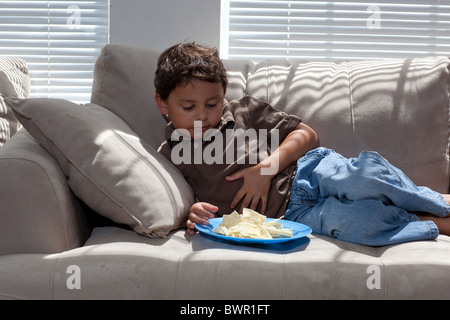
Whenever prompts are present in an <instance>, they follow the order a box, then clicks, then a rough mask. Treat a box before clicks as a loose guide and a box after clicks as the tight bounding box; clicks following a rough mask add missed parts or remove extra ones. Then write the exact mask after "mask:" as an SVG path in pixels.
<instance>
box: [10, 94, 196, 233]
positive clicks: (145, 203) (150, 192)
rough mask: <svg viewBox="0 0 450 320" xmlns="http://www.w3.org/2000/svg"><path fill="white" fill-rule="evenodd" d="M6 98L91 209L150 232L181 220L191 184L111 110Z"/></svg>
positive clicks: (165, 229) (167, 228)
mask: <svg viewBox="0 0 450 320" xmlns="http://www.w3.org/2000/svg"><path fill="white" fill-rule="evenodd" d="M5 101H6V102H7V104H9V105H10V106H11V108H12V109H13V111H14V113H15V114H16V115H17V117H18V118H19V119H20V121H21V123H22V124H23V126H24V127H25V128H26V129H27V130H28V131H29V132H30V133H31V135H33V137H35V139H36V140H37V141H38V142H39V143H40V144H41V145H42V146H43V147H44V148H45V149H46V150H47V151H48V152H49V153H50V154H51V155H52V156H53V157H54V158H55V159H56V160H57V161H58V162H59V164H60V165H61V167H62V170H63V172H64V173H65V175H66V176H67V177H68V181H69V185H70V187H71V188H72V190H73V192H74V193H75V194H76V195H77V196H78V197H79V198H80V199H81V200H82V201H84V202H85V203H86V204H87V205H88V206H90V207H91V208H92V209H93V210H95V211H96V212H98V213H99V214H101V215H104V216H105V217H108V218H110V219H111V220H113V221H115V222H117V223H121V224H127V225H130V226H131V227H132V228H133V229H134V230H135V231H136V232H137V233H139V234H142V235H146V236H150V237H165V236H166V235H167V234H168V232H170V231H171V230H173V229H176V228H179V227H181V226H183V225H184V223H185V221H186V218H187V212H188V210H189V208H190V206H191V205H192V203H193V195H192V191H191V189H190V187H189V186H188V185H187V183H186V182H185V180H184V179H183V177H182V176H181V174H180V173H179V172H178V171H177V169H176V168H175V167H174V166H173V165H172V164H171V163H170V162H168V161H167V160H166V159H165V158H164V157H163V156H161V155H160V154H159V153H157V152H156V151H155V150H154V149H153V148H151V147H149V146H148V145H147V144H146V143H145V142H143V141H141V140H140V139H139V138H138V137H137V136H136V134H135V133H134V132H133V131H132V130H131V129H130V128H129V127H128V126H127V125H126V124H125V123H124V122H123V121H122V120H121V119H120V118H118V117H117V116H115V115H114V114H113V113H112V112H110V111H108V110H106V109H105V108H103V107H100V106H98V105H95V104H88V105H86V106H79V105H76V104H74V103H72V102H69V101H65V100H59V99H46V98H42V99H25V100H19V99H6V100H5Z"/></svg>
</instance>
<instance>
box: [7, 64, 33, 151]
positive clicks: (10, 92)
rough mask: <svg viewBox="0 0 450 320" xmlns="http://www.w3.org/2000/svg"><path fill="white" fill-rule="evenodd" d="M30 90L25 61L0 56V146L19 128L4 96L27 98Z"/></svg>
mask: <svg viewBox="0 0 450 320" xmlns="http://www.w3.org/2000/svg"><path fill="white" fill-rule="evenodd" d="M29 91H30V75H29V72H28V68H27V65H26V62H25V61H24V60H22V59H19V58H9V57H0V147H1V146H3V145H4V144H5V143H6V142H7V141H8V140H9V139H10V138H11V137H12V136H13V135H14V134H15V133H16V132H17V130H18V129H19V121H18V120H17V119H16V117H15V116H14V114H13V112H12V111H11V109H10V108H9V106H8V105H6V104H5V102H4V97H14V98H27V97H28V95H29Z"/></svg>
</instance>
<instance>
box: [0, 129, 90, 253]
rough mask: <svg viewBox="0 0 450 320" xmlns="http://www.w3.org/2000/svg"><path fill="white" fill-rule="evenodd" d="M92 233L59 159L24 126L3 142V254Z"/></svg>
mask: <svg viewBox="0 0 450 320" xmlns="http://www.w3.org/2000/svg"><path fill="white" fill-rule="evenodd" d="M89 234H90V228H89V223H88V220H87V217H86V215H85V214H84V212H83V207H82V205H81V204H80V203H79V202H78V199H77V198H76V197H75V196H74V195H73V193H72V192H71V190H70V189H69V186H68V184H67V179H66V177H65V176H64V174H63V173H62V171H61V168H60V167H59V165H58V163H57V162H56V161H55V160H54V159H53V158H52V157H51V156H50V154H49V153H47V151H45V150H44V149H43V148H42V147H41V146H40V145H39V144H38V143H37V142H36V141H35V140H34V139H33V138H32V137H31V135H30V134H29V133H28V132H27V131H26V130H25V129H21V130H20V131H19V132H18V133H17V134H16V135H15V136H14V137H13V138H12V139H11V140H10V141H9V142H8V143H6V144H5V145H4V146H3V147H2V148H0V255H5V254H16V253H56V252H61V251H64V250H69V249H72V248H75V247H79V246H81V245H83V244H84V242H85V241H86V239H87V238H88V236H89Z"/></svg>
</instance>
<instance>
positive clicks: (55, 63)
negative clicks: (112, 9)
mask: <svg viewBox="0 0 450 320" xmlns="http://www.w3.org/2000/svg"><path fill="white" fill-rule="evenodd" d="M108 42H109V1H108V0H97V1H39V0H35V1H17V0H14V1H0V55H3V56H13V57H19V58H23V59H24V60H25V61H26V62H27V65H28V68H29V69H30V75H31V92H30V97H49V98H61V99H66V100H71V101H73V102H76V103H86V102H89V100H90V94H91V87H92V80H93V69H94V64H95V61H96V59H97V57H98V55H99V54H100V50H101V48H102V47H103V46H104V45H106V44H107V43H108Z"/></svg>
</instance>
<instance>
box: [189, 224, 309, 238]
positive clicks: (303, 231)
mask: <svg viewBox="0 0 450 320" xmlns="http://www.w3.org/2000/svg"><path fill="white" fill-rule="evenodd" d="M272 220H275V219H271V218H266V222H270V221H272ZM208 222H209V225H207V226H204V225H198V224H197V225H196V228H197V230H198V231H200V232H202V233H205V234H208V235H211V236H213V237H216V238H220V239H225V240H229V241H234V242H241V243H259V244H273V243H280V242H286V241H292V240H295V239H299V238H303V237H306V236H307V235H308V234H310V233H311V228H310V227H308V226H306V225H304V224H301V223H298V222H294V221H288V220H280V222H281V223H282V224H283V226H284V228H286V229H292V237H289V238H288V237H282V238H274V239H251V238H236V237H227V236H225V235H223V234H219V233H216V232H214V231H213V230H214V228H215V227H217V226H219V225H220V224H221V223H222V218H214V219H209V220H208Z"/></svg>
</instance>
